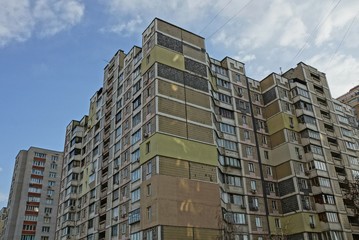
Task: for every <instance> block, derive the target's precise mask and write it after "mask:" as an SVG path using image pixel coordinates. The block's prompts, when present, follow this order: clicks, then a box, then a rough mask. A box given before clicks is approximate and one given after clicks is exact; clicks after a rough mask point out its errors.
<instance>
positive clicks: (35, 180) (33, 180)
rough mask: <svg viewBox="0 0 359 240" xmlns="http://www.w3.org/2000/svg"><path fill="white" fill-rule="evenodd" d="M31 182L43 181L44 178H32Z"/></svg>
mask: <svg viewBox="0 0 359 240" xmlns="http://www.w3.org/2000/svg"><path fill="white" fill-rule="evenodd" d="M30 183H38V184H41V183H42V178H30Z"/></svg>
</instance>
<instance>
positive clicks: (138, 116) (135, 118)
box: [132, 112, 141, 127]
mask: <svg viewBox="0 0 359 240" xmlns="http://www.w3.org/2000/svg"><path fill="white" fill-rule="evenodd" d="M140 122H141V112H139V113H137V114H136V115H135V116H133V118H132V127H135V126H137V124H139V123H140Z"/></svg>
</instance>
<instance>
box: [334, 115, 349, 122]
mask: <svg viewBox="0 0 359 240" xmlns="http://www.w3.org/2000/svg"><path fill="white" fill-rule="evenodd" d="M337 116H338V120H339V122H340V123H344V124H349V120H348V118H346V117H343V116H341V115H337Z"/></svg>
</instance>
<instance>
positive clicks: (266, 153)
mask: <svg viewBox="0 0 359 240" xmlns="http://www.w3.org/2000/svg"><path fill="white" fill-rule="evenodd" d="M264 158H265V159H267V160H268V159H269V154H268V151H264Z"/></svg>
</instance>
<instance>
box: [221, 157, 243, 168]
mask: <svg viewBox="0 0 359 240" xmlns="http://www.w3.org/2000/svg"><path fill="white" fill-rule="evenodd" d="M218 161H219V163H220V164H221V165H222V166H230V167H236V168H240V167H241V161H240V160H239V159H237V158H233V157H225V156H222V155H220V154H218Z"/></svg>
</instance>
